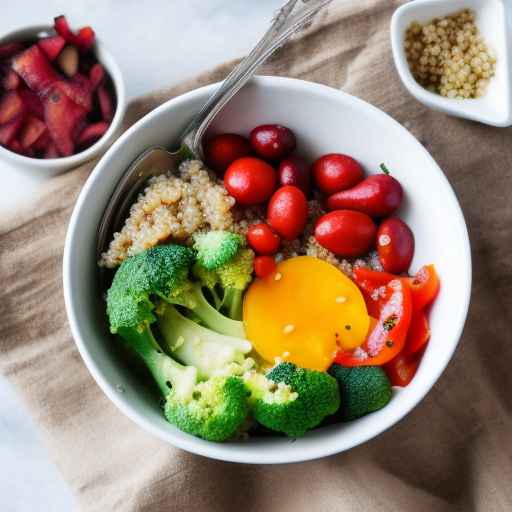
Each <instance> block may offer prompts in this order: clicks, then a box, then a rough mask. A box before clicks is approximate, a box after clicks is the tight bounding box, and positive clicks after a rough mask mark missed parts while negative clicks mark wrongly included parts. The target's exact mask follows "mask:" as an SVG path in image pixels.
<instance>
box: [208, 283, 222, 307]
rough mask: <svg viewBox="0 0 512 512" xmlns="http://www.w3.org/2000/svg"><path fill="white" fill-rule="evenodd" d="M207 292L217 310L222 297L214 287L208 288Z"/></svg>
mask: <svg viewBox="0 0 512 512" xmlns="http://www.w3.org/2000/svg"><path fill="white" fill-rule="evenodd" d="M208 292H209V293H210V294H211V296H212V299H213V305H214V307H215V309H217V310H219V309H220V306H221V304H222V299H221V298H220V297H219V294H218V293H217V291H216V290H215V288H208Z"/></svg>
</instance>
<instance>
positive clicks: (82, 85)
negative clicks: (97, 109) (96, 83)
mask: <svg viewBox="0 0 512 512" xmlns="http://www.w3.org/2000/svg"><path fill="white" fill-rule="evenodd" d="M55 86H56V87H58V88H59V89H60V90H61V91H62V92H63V93H64V94H65V95H66V96H67V97H68V98H70V99H71V100H73V101H74V102H75V103H76V104H77V105H80V106H81V107H83V108H85V110H87V112H90V111H91V109H92V92H91V83H90V81H89V79H88V78H87V77H86V76H84V75H81V74H77V75H75V76H74V77H73V78H72V79H71V80H62V81H60V82H57V83H56V84H55Z"/></svg>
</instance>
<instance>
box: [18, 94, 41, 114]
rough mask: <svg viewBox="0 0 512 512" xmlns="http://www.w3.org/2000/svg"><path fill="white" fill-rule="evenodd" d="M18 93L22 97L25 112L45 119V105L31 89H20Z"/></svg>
mask: <svg viewBox="0 0 512 512" xmlns="http://www.w3.org/2000/svg"><path fill="white" fill-rule="evenodd" d="M18 93H19V95H20V97H21V101H23V105H24V106H25V110H26V111H27V112H30V113H31V114H33V115H35V116H37V117H38V118H39V119H44V109H43V103H42V102H41V99H40V98H39V96H38V95H37V94H36V93H35V92H32V91H31V90H30V89H20V90H19V91H18Z"/></svg>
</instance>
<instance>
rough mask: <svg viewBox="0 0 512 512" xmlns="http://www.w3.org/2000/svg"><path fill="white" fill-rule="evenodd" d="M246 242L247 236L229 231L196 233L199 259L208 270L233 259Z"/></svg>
mask: <svg viewBox="0 0 512 512" xmlns="http://www.w3.org/2000/svg"><path fill="white" fill-rule="evenodd" d="M244 244H245V238H244V237H243V236H240V235H237V234H236V233H231V232H229V231H220V230H218V231H208V232H206V233H197V234H196V235H194V249H195V250H196V251H197V261H199V263H200V264H201V265H202V266H203V267H204V268H206V269H207V270H215V269H217V268H219V267H220V266H221V265H224V263H227V262H228V261H229V260H231V259H232V258H233V257H234V256H235V255H236V254H237V253H238V251H239V250H240V248H241V247H243V246H244Z"/></svg>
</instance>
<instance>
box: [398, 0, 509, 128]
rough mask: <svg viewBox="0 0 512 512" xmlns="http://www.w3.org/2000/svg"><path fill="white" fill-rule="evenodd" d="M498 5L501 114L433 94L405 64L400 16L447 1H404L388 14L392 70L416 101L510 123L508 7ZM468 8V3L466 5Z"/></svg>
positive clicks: (502, 1) (472, 117)
mask: <svg viewBox="0 0 512 512" xmlns="http://www.w3.org/2000/svg"><path fill="white" fill-rule="evenodd" d="M496 1H497V2H499V4H500V5H501V7H502V9H503V11H504V12H505V16H504V17H503V19H502V20H501V23H502V24H501V26H500V27H499V30H501V31H503V33H504V34H505V45H504V46H503V48H500V51H501V52H503V55H502V60H503V66H504V71H505V75H506V76H505V79H506V93H507V94H506V101H505V103H504V104H503V106H502V107H503V108H502V113H501V115H500V116H495V115H494V116H493V115H491V114H488V113H487V112H485V113H484V112H476V111H472V110H469V109H468V106H469V104H465V103H464V101H466V100H457V99H453V98H445V97H444V96H440V95H439V94H435V93H433V92H431V91H429V90H428V89H426V88H425V87H422V86H421V85H420V84H418V82H416V80H415V79H414V77H413V75H412V73H411V70H410V68H409V64H408V63H407V58H406V56H405V49H404V45H403V37H404V34H405V30H406V28H405V27H403V28H400V23H401V21H402V19H403V17H404V16H406V15H407V14H409V13H411V12H412V13H413V12H415V11H417V10H419V9H421V7H422V6H424V5H430V6H432V7H433V8H436V7H443V6H445V5H446V4H447V3H448V2H447V0H416V1H415V2H408V3H406V4H404V5H401V6H400V7H398V9H396V11H395V12H394V13H393V16H392V17H391V24H390V38H391V50H392V54H393V61H394V63H395V67H396V70H397V72H398V76H399V77H400V80H401V81H402V83H403V85H404V86H405V88H406V89H407V91H408V92H409V93H410V94H411V95H412V96H413V97H414V98H416V99H417V100H418V101H419V102H420V103H422V104H424V105H426V106H427V107H429V108H433V109H435V110H440V111H442V112H445V113H447V114H450V115H453V116H457V117H463V118H466V119H470V120H473V121H478V122H480V123H484V124H487V125H490V126H497V127H500V128H505V127H508V126H510V125H511V124H512V89H511V83H510V82H511V78H510V77H511V69H510V51H509V47H508V46H509V45H508V44H507V42H508V39H509V37H508V35H509V29H508V24H507V9H510V7H508V6H507V5H506V4H505V0H496ZM466 7H471V6H466ZM461 8H463V7H457V6H454V7H453V10H454V12H456V11H457V10H460V9H461ZM431 17H432V18H434V17H436V13H435V11H434V12H432V15H431Z"/></svg>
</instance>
